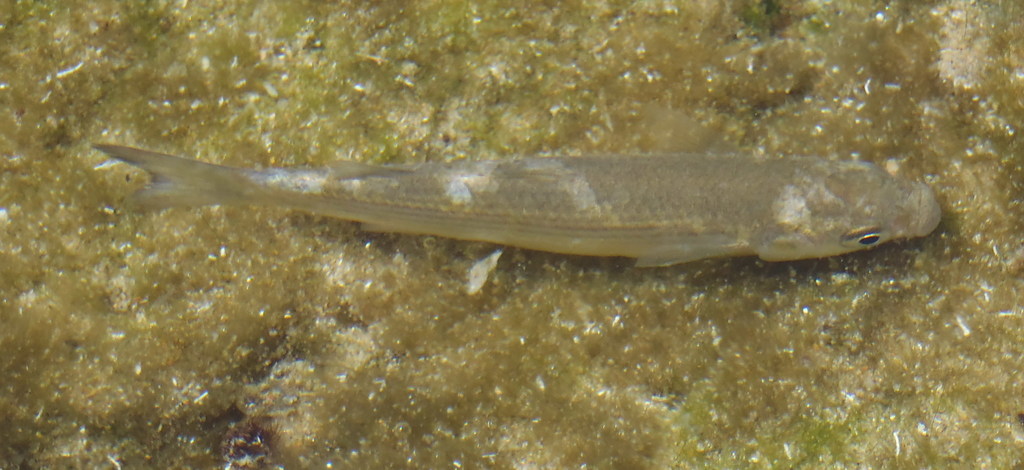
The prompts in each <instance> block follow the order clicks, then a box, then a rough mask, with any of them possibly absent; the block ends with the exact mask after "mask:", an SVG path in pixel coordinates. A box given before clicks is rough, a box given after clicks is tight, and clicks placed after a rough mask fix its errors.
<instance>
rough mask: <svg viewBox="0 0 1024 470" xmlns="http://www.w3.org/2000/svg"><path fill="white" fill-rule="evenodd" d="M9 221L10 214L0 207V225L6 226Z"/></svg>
mask: <svg viewBox="0 0 1024 470" xmlns="http://www.w3.org/2000/svg"><path fill="white" fill-rule="evenodd" d="M10 221H11V216H10V214H8V213H7V208H6V207H0V225H7V224H8V223H10Z"/></svg>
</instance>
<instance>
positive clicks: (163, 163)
mask: <svg viewBox="0 0 1024 470" xmlns="http://www.w3.org/2000/svg"><path fill="white" fill-rule="evenodd" d="M93 148H95V149H96V150H99V151H101V152H103V153H105V154H107V155H108V156H110V157H111V158H114V159H117V160H120V161H122V162H125V163H128V164H131V165H134V166H136V167H139V168H141V169H143V170H145V171H146V172H148V173H149V174H150V176H151V180H150V182H149V184H148V185H147V186H146V187H144V188H142V189H140V190H139V191H137V192H136V193H135V194H133V195H132V197H131V202H132V203H134V204H137V205H139V206H142V207H147V208H155V209H160V208H167V207H189V206H206V205H214V204H240V203H244V202H245V201H246V196H247V195H248V194H250V193H251V192H252V189H253V183H252V180H251V179H250V178H249V176H248V173H249V172H248V171H246V170H243V169H240V168H232V167H227V166H221V165H213V164H210V163H204V162H200V161H197V160H191V159H188V158H181V157H176V156H174V155H168V154H164V153H158V152H151V151H149V150H142V149H137V148H133V147H124V146H121V145H109V144H96V145H93Z"/></svg>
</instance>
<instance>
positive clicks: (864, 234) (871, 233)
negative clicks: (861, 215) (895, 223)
mask: <svg viewBox="0 0 1024 470" xmlns="http://www.w3.org/2000/svg"><path fill="white" fill-rule="evenodd" d="M881 240H882V230H881V229H879V228H878V227H868V228H862V229H857V230H854V231H852V232H849V233H847V234H846V235H843V238H842V243H843V245H847V246H862V247H867V246H874V245H877V244H878V242H879V241H881Z"/></svg>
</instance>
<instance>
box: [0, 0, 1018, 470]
mask: <svg viewBox="0 0 1024 470" xmlns="http://www.w3.org/2000/svg"><path fill="white" fill-rule="evenodd" d="M11 4H12V5H13V6H14V8H13V9H12V10H10V11H9V12H7V13H6V14H3V13H0V22H2V23H3V26H2V28H0V36H2V39H4V41H3V44H4V46H2V47H0V61H2V63H4V64H5V65H7V66H6V67H5V68H4V69H3V70H0V105H2V106H0V107H2V109H5V110H7V111H6V112H4V113H0V129H3V131H2V132H0V187H3V188H4V191H3V192H0V208H2V209H3V210H2V211H0V227H2V229H3V237H2V239H0V266H2V267H3V269H0V325H2V326H3V328H2V330H0V351H3V352H4V355H2V356H0V371H2V373H3V377H4V380H3V382H2V384H0V396H2V397H3V398H2V399H0V421H2V422H4V423H5V426H4V427H3V428H0V439H3V441H4V442H5V443H6V444H7V445H6V446H2V447H0V467H4V468H7V467H17V466H24V467H29V468H33V467H39V468H64V467H78V468H102V467H104V466H106V467H117V466H128V467H164V468H180V467H204V468H207V467H213V466H221V465H223V460H222V456H221V455H220V452H221V448H220V446H221V440H222V438H223V436H224V435H225V433H226V432H227V431H228V429H229V428H230V427H231V426H232V425H233V424H234V423H235V422H237V421H239V420H241V419H243V418H244V417H249V418H263V417H269V418H271V420H272V422H273V423H274V426H275V427H276V429H277V434H278V438H277V439H276V440H275V442H274V443H273V446H272V456H271V458H272V460H273V461H274V462H276V463H278V464H281V465H285V466H287V467H296V468H303V467H313V466H326V465H327V464H328V463H330V464H332V466H333V467H334V468H386V467H395V468H403V467H407V468H440V467H459V466H461V467H462V468H471V467H481V468H506V467H513V466H519V467H529V466H538V467H555V468H562V467H579V466H584V465H586V466H588V467H596V468H669V467H678V468H689V467H694V466H714V467H805V468H819V467H822V466H835V467H844V468H845V467H860V466H864V465H867V466H871V467H900V466H915V467H918V466H922V465H924V466H927V465H932V466H941V465H965V466H991V467H993V468H1008V467H1012V466H1013V465H1018V464H1020V462H1019V457H1018V454H1019V453H1018V452H1017V450H1018V448H1019V443H1020V441H1021V439H1024V429H1022V428H1021V427H1020V425H1019V424H1018V423H1017V417H1016V416H1017V413H1019V412H1021V409H1020V407H1019V400H1018V398H1019V397H1020V396H1021V395H1022V392H1024V382H1022V381H1021V379H1020V378H1019V377H1018V374H1017V373H1016V371H1017V370H1018V369H1019V359H1020V357H1021V353H1022V347H1021V345H1020V341H1019V338H1020V335H1021V328H1024V323H1022V320H1021V319H1022V315H1024V311H1022V310H1021V307H1020V296H1019V294H1018V293H1017V292H1019V290H1020V288H1021V286H1020V282H1021V273H1022V269H1024V268H1022V267H1024V261H1022V259H1024V249H1022V248H1021V242H1020V236H1019V234H1020V233H1021V232H1022V229H1024V227H1022V220H1024V219H1022V217H1021V216H1022V215H1024V214H1022V205H1021V203H1020V188H1021V181H1022V177H1024V170H1022V168H1024V164H1021V159H1020V145H1021V144H1020V143H1019V142H1018V140H1019V139H1017V138H1016V132H1017V129H1016V127H1017V123H1019V122H1021V121H1022V117H1024V108H1022V107H1021V101H1020V100H1019V99H1018V97H1019V96H1021V94H1022V91H1024V90H1022V83H1024V82H1022V81H1021V80H1020V79H1019V77H1020V75H1021V70H1024V64H1022V63H1020V57H1021V56H1022V55H1021V54H1020V52H1021V51H1020V48H1021V46H1020V44H1024V37H1022V36H1024V30H1021V28H1019V27H1016V26H1015V25H1018V24H1020V19H1021V18H1020V17H1021V14H1022V13H1024V12H1022V9H1021V7H1019V6H1017V5H1016V4H1015V3H1013V2H997V3H991V4H980V3H976V2H971V1H955V0H950V1H945V2H925V3H922V2H890V3H889V4H888V5H887V6H879V5H867V4H864V3H863V2H839V1H834V2H797V3H789V4H785V6H784V7H782V6H781V5H783V4H781V3H778V2H754V1H739V2H733V3H723V4H716V3H714V2H710V3H702V2H687V3H683V4H675V3H671V2H656V1H655V2H601V3H599V2H595V3H586V2H571V3H569V4H564V5H563V4H553V3H552V4H547V5H542V4H536V3H523V2H520V3H515V2H513V3H509V2H476V3H469V2H415V3H411V4H410V3H409V2H373V3H372V4H368V3H365V2H364V3H358V2H351V3H349V2H343V3H337V4H326V3H321V2H291V3H267V2H242V3H237V2H236V3H232V4H227V3H219V2H215V3H205V4H197V3H196V2H147V3H139V4H124V3H119V2H90V3H88V4H85V3H81V4H70V3H66V2H65V3H57V2H11ZM957 18H966V19H965V20H962V21H961V20H958V19H957ZM979 44H980V46H976V45H979ZM972 47H981V49H980V50H981V52H982V53H983V54H981V55H978V54H977V53H976V52H977V50H976V49H972ZM961 49H962V50H966V51H968V52H970V53H968V54H956V52H957V51H959V50H961ZM944 54H945V55H944ZM943 57H946V58H947V59H948V60H945V59H943ZM675 127H684V128H688V127H699V129H697V130H692V129H684V130H683V131H679V132H680V135H679V136H675V137H672V136H669V137H666V136H665V135H664V134H665V133H666V132H669V133H671V132H675V131H674V129H673V128H675ZM96 141H113V142H118V143H126V144H137V145H141V146H146V147H151V148H158V149H161V150H165V151H169V152H173V153H182V154H189V155H196V156H199V157H200V158H203V159H206V160H210V161H215V162H223V163H229V164H236V165H244V166H267V165H322V164H327V163H329V162H330V161H333V160H336V159H339V158H353V159H359V160H364V161H373V162H387V161H396V162H398V161H402V162H407V161H416V160H421V159H454V158H510V157H514V156H515V155H520V154H535V153H563V154H579V153H587V152H602V153H607V152H637V151H666V150H668V151H672V150H700V148H701V146H703V145H706V144H707V143H708V142H713V141H724V142H728V143H729V144H731V145H735V146H738V147H741V148H743V149H744V150H749V151H755V152H763V153H767V154H787V155H793V154H817V155H823V156H826V157H831V158H839V159H850V158H860V159H865V160H871V161H875V162H878V163H881V164H883V165H885V166H886V167H887V168H890V169H891V170H893V171H898V172H899V173H901V174H904V175H906V176H908V177H911V178H920V179H925V180H927V181H928V182H929V183H930V184H932V186H933V187H934V188H935V189H936V191H937V192H938V194H939V198H940V200H941V202H942V205H943V208H944V212H945V216H944V219H943V222H942V225H941V226H940V228H939V230H938V231H937V233H935V234H933V235H932V236H931V237H928V238H926V239H922V240H916V241H912V242H906V243H901V244H896V245H892V246H885V247H882V248H879V249H877V250H873V251H870V252H864V253H857V254H853V255H850V256H845V257H841V258H834V259H828V260H815V261H804V262H796V263H780V264H766V263H762V262H760V261H757V260H752V259H736V260H712V261H704V262H699V263H695V264H691V265H685V266H677V267H672V268H667V269H655V270H637V269H634V268H632V267H631V266H629V263H628V261H624V260H603V259H586V258H577V257H567V256H560V255H553V254H546V253H536V252H528V251H523V250H514V249H506V250H505V254H504V255H503V257H502V259H501V260H500V262H499V264H498V267H497V269H496V270H495V272H494V273H493V274H492V275H491V278H490V279H489V281H488V283H487V284H486V285H485V286H484V288H483V290H482V292H481V293H480V294H478V295H476V296H469V295H467V294H466V293H465V290H464V289H465V287H464V285H465V276H466V273H467V271H468V270H469V269H470V267H471V266H472V265H473V263H474V262H475V261H476V260H478V259H480V258H483V257H484V256H486V255H487V254H489V253H490V252H491V251H492V250H493V247H492V246H488V245H485V244H477V243H464V242H456V241H450V240H440V239H434V238H429V237H410V236H401V235H388V234H368V233H363V232H360V231H359V230H358V229H357V228H356V227H354V226H353V225H351V224H348V223H345V222H342V221H335V220H327V219H321V218H316V217H310V216H307V215H302V214H295V213H288V212H286V211H281V210H277V209H265V208H259V209H253V208H237V207H227V208H204V209H195V210H191V209H173V210H168V211H164V212H156V213H152V212H137V211H134V210H132V208H130V207H129V206H128V205H126V203H125V198H126V197H127V195H128V194H130V192H131V191H132V190H134V189H135V188H137V187H138V186H139V185H140V184H141V181H140V178H141V176H142V175H141V174H139V173H138V172H135V171H133V170H131V169H129V168H126V167H124V166H119V165H115V166H110V165H101V164H102V163H103V157H102V156H101V155H99V154H97V153H95V152H93V151H91V150H90V149H89V145H90V143H91V142H96Z"/></svg>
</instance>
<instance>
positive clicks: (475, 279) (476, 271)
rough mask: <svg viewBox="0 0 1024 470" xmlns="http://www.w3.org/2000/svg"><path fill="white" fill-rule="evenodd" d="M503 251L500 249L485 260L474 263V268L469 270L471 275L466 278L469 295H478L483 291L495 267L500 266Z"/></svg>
mask: <svg viewBox="0 0 1024 470" xmlns="http://www.w3.org/2000/svg"><path fill="white" fill-rule="evenodd" d="M503 251H504V250H501V249H498V250H496V251H495V252H494V253H491V254H489V255H487V257H485V258H484V259H481V260H480V261H477V262H476V263H474V264H473V267H472V268H469V275H468V276H467V278H466V293H467V294H469V295H476V293H478V292H480V289H483V287H484V284H486V283H487V278H488V277H490V276H491V272H492V271H494V267H495V266H497V265H498V258H501V253H502V252H503Z"/></svg>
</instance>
